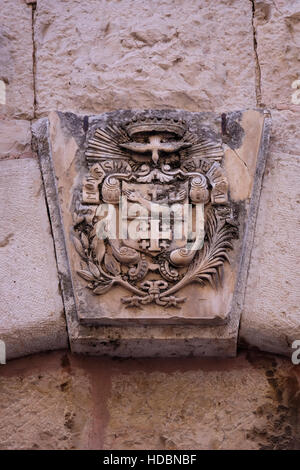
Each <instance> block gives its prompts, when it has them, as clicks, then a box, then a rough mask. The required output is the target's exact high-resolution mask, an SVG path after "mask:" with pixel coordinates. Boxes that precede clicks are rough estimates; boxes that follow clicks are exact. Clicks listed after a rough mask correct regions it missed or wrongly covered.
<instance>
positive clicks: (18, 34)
mask: <svg viewBox="0 0 300 470" xmlns="http://www.w3.org/2000/svg"><path fill="white" fill-rule="evenodd" d="M0 22H1V29H0V96H1V99H0V117H1V116H8V117H12V118H17V119H32V118H33V114H34V111H33V103H34V92H33V44H32V8H31V6H30V5H26V3H25V2H24V1H23V0H2V1H1V9H0Z"/></svg>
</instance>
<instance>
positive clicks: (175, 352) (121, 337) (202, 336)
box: [32, 110, 271, 357]
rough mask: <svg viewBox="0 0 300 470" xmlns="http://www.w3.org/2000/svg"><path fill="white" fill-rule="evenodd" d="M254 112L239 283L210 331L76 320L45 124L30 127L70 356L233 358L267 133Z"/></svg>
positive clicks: (266, 124)
mask: <svg viewBox="0 0 300 470" xmlns="http://www.w3.org/2000/svg"><path fill="white" fill-rule="evenodd" d="M257 111H259V112H263V113H264V114H265V119H264V124H263V129H262V137H261V143H260V147H259V154H258V157H257V164H256V172H255V179H254V186H253V190H252V195H251V202H250V207H249V217H248V223H247V228H246V231H245V234H244V241H243V247H242V254H241V260H240V265H239V271H238V282H237V285H236V288H235V295H234V298H233V307H232V309H231V313H230V319H229V322H228V323H227V324H226V325H222V326H215V327H203V326H197V327H195V326H168V327H164V326H150V325H148V326H136V327H135V326H128V327H124V326H121V327H110V326H92V327H89V326H84V325H82V324H80V323H79V322H78V320H77V312H76V305H75V299H74V295H73V287H72V280H71V279H72V278H71V271H70V266H69V262H68V257H67V250H66V245H65V238H64V231H63V223H62V216H61V212H60V206H59V202H58V201H59V199H58V191H57V185H56V178H55V173H54V167H53V163H52V150H51V143H50V137H49V120H48V119H47V118H42V119H39V120H38V121H36V122H35V123H34V124H33V126H32V132H33V143H34V147H35V148H36V150H37V153H38V155H39V161H40V166H41V171H42V177H43V183H44V188H45V195H46V201H47V209H48V213H49V219H50V224H51V229H52V234H53V239H54V245H55V251H56V262H57V268H58V275H59V280H60V285H61V290H62V297H63V304H64V309H65V314H66V320H67V327H68V333H69V341H70V346H71V350H72V352H74V353H83V354H89V355H109V356H115V357H150V356H151V357H167V356H169V357H171V356H181V357H184V356H191V355H192V356H203V357H213V356H219V357H220V356H221V357H234V356H236V350H237V341H238V330H239V323H240V317H241V314H242V310H243V303H244V298H245V291H246V281H247V276H248V269H249V263H250V257H251V251H252V245H253V240H254V233H255V225H256V217H257V212H258V204H259V199H260V193H261V186H262V177H263V173H264V168H265V162H266V155H267V148H268V143H269V137H270V129H271V119H270V113H269V112H268V111H266V110H257ZM90 118H91V119H92V118H95V119H96V118H97V116H90Z"/></svg>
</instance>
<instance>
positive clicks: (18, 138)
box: [0, 120, 33, 160]
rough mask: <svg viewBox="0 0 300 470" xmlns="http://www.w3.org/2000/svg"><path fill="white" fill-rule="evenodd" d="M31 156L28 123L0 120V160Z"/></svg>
mask: <svg viewBox="0 0 300 470" xmlns="http://www.w3.org/2000/svg"><path fill="white" fill-rule="evenodd" d="M32 156H33V152H32V151H31V128H30V122H29V121H22V120H13V121H4V120H0V160H2V159H7V158H24V157H32Z"/></svg>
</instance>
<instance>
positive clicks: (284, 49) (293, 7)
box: [253, 0, 300, 108]
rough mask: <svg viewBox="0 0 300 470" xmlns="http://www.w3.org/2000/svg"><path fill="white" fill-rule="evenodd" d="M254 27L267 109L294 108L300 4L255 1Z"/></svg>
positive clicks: (299, 55)
mask: <svg viewBox="0 0 300 470" xmlns="http://www.w3.org/2000/svg"><path fill="white" fill-rule="evenodd" d="M253 3H254V6H255V14H254V28H255V31H256V40H257V56H258V63H259V69H260V75H261V95H262V96H261V100H262V103H263V105H264V106H267V107H269V108H276V107H279V106H280V105H285V106H290V105H291V104H292V94H293V93H294V92H295V89H293V88H292V84H293V82H294V81H295V80H297V79H299V68H300V2H299V1H295V0H276V2H274V1H271V0H267V1H263V2H261V1H256V0H255V1H254V2H253Z"/></svg>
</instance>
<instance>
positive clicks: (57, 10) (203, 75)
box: [35, 0, 256, 116]
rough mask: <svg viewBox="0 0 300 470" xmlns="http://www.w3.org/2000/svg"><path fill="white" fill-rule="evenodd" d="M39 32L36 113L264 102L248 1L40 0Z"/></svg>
mask: <svg viewBox="0 0 300 470" xmlns="http://www.w3.org/2000/svg"><path fill="white" fill-rule="evenodd" d="M35 39H36V57H37V62H36V91H37V114H38V116H42V115H43V116H45V115H47V114H48V112H49V110H59V111H73V112H75V113H85V114H92V113H94V114H95V113H100V112H105V111H112V110H115V109H127V108H128V107H131V108H138V109H149V108H160V109H165V108H173V109H176V108H177V109H186V110H189V111H199V110H200V111H221V110H227V109H233V110H234V109H243V108H245V107H246V108H247V107H253V106H256V97H255V62H254V50H253V29H252V5H251V2H248V1H244V0H234V1H228V0H224V1H222V2H221V3H220V2H211V1H210V0H205V1H201V2H192V1H190V0H184V1H182V0H181V1H176V2H174V0H167V1H164V2H161V1H157V0H151V1H147V2H145V1H142V0H123V1H122V2H119V1H116V0H114V1H110V2H108V1H107V2H106V1H105V2H101V3H99V1H98V0H90V1H88V2H82V1H78V0H69V1H68V2H64V1H57V0H50V1H49V0H39V1H38V2H37V10H36V27H35ZM57 51H59V56H60V60H59V61H56V60H54V58H55V57H56V55H57ZM129 96H130V99H129Z"/></svg>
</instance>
